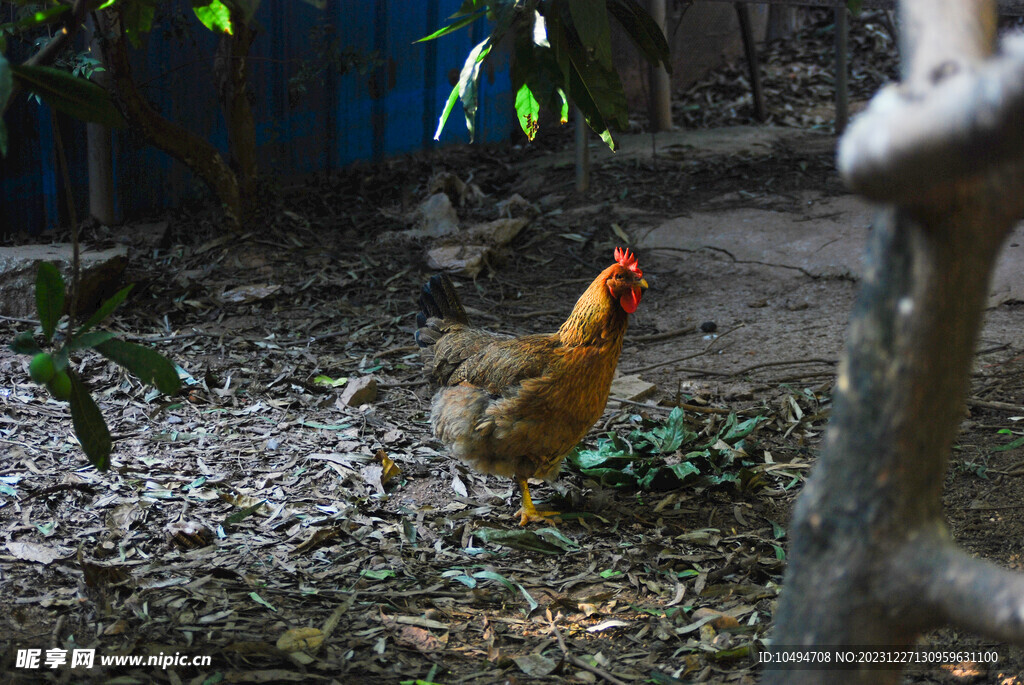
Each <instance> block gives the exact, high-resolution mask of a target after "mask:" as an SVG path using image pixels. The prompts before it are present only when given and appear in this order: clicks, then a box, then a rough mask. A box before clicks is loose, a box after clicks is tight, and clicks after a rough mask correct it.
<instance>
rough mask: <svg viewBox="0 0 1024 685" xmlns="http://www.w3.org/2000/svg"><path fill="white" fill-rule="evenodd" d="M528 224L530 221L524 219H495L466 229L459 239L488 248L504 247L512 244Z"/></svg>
mask: <svg viewBox="0 0 1024 685" xmlns="http://www.w3.org/2000/svg"><path fill="white" fill-rule="evenodd" d="M528 223H530V221H529V220H528V219H525V218H523V217H516V218H515V219H509V218H502V219H495V220H494V221H488V222H486V223H482V224H477V225H476V226H473V227H471V228H468V229H466V230H465V231H464V232H463V234H462V235H460V236H459V239H460V240H461V241H464V242H474V243H483V244H485V245H487V246H488V247H503V246H505V245H508V244H509V243H510V242H512V240H513V239H514V238H515V237H516V236H517V235H519V232H520V231H522V230H523V228H525V227H526V224H528Z"/></svg>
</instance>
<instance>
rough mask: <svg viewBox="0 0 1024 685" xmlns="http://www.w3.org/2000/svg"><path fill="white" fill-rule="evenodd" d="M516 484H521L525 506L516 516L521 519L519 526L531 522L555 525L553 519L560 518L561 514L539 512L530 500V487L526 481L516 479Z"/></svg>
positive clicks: (520, 488)
mask: <svg viewBox="0 0 1024 685" xmlns="http://www.w3.org/2000/svg"><path fill="white" fill-rule="evenodd" d="M516 482H518V483H519V490H520V492H522V493H523V506H522V507H521V508H520V509H519V511H517V512H516V514H515V515H516V516H518V517H519V525H521V526H525V525H526V524H527V523H530V522H531V521H536V522H537V523H548V524H550V525H555V522H554V521H553V520H552V518H551V517H553V516H558V515H559V512H557V511H537V508H536V507H535V506H533V500H532V499H531V498H530V485H529V484H528V483H527V482H526V479H525V478H516Z"/></svg>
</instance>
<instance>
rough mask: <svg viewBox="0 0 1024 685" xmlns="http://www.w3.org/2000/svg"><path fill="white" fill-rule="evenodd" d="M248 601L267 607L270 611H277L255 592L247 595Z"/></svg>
mask: <svg viewBox="0 0 1024 685" xmlns="http://www.w3.org/2000/svg"><path fill="white" fill-rule="evenodd" d="M249 599H251V600H252V601H254V602H256V603H257V604H262V605H263V606H265V607H267V608H268V609H270V610H271V611H277V609H275V608H274V605H273V604H271V603H270V602H268V601H267V600H265V599H263V598H262V597H260V596H259V594H258V593H256V592H250V593H249Z"/></svg>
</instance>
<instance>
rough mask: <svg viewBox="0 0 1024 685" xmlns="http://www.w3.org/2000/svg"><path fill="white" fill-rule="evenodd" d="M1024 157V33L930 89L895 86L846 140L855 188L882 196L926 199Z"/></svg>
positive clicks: (844, 166)
mask: <svg viewBox="0 0 1024 685" xmlns="http://www.w3.org/2000/svg"><path fill="white" fill-rule="evenodd" d="M1022 156H1024V36H1015V37H1013V38H1011V39H1007V40H1006V41H1004V45H1003V54H1002V55H1001V56H1000V57H997V58H994V59H992V60H991V61H990V62H989V63H987V64H985V65H982V66H980V67H977V68H976V69H974V70H970V71H960V72H959V73H956V74H954V75H952V76H948V77H945V78H943V79H942V80H941V82H940V83H938V84H937V85H936V86H935V87H934V88H933V89H932V90H931V91H929V92H928V93H926V94H918V93H914V92H912V91H911V90H909V89H907V88H905V87H904V86H889V87H887V88H886V89H885V90H883V91H881V92H880V93H879V94H878V95H876V96H875V98H874V99H873V100H872V101H871V105H870V106H869V107H868V109H867V110H866V111H865V112H864V113H863V114H862V115H861V116H859V117H857V118H856V119H855V120H854V121H853V123H852V124H851V126H850V128H849V129H848V131H847V133H846V135H845V136H843V139H842V141H840V144H839V157H838V166H839V171H840V173H841V174H842V175H843V177H844V179H845V180H846V182H847V184H848V185H849V186H850V188H851V189H852V190H854V191H856V192H857V193H860V194H861V195H864V196H865V197H867V198H868V199H871V200H875V201H876V202H902V203H913V204H917V203H924V202H927V201H929V200H930V199H931V198H932V197H934V195H935V194H936V193H937V192H942V191H943V190H944V189H948V187H949V185H950V184H951V183H954V182H955V181H957V180H962V179H964V178H971V177H976V176H978V175H980V174H982V173H984V172H985V171H987V170H989V169H992V168H994V167H995V166H996V165H998V164H1001V163H1006V162H1008V161H1012V160H1015V159H1019V158H1021V157H1022Z"/></svg>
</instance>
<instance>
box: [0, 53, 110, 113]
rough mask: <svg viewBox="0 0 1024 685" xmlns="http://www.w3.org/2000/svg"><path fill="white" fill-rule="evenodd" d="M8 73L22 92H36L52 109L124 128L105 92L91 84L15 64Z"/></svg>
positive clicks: (59, 71)
mask: <svg viewBox="0 0 1024 685" xmlns="http://www.w3.org/2000/svg"><path fill="white" fill-rule="evenodd" d="M10 70H11V73H12V74H13V76H14V78H15V80H17V81H18V83H19V84H20V85H21V86H22V87H24V88H25V90H29V91H31V92H33V93H35V94H36V95H38V96H39V97H41V98H42V99H43V100H44V101H45V102H46V104H48V105H50V106H51V107H53V108H54V109H57V110H60V111H61V112H64V113H65V114H69V115H71V116H73V117H77V118H79V119H82V120H84V121H92V122H95V123H98V124H104V125H106V126H109V127H111V128H121V127H123V126H124V125H125V122H124V119H123V118H122V117H121V113H120V112H119V111H117V108H116V107H114V103H113V101H111V99H110V95H109V94H108V93H107V91H105V90H103V89H102V88H100V87H99V86H97V85H96V84H95V83H92V82H91V81H86V80H85V79H84V78H78V77H77V76H73V75H72V74H69V73H68V72H66V71H64V70H62V69H55V68H54V67H33V66H26V65H24V64H17V65H11V66H10Z"/></svg>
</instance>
